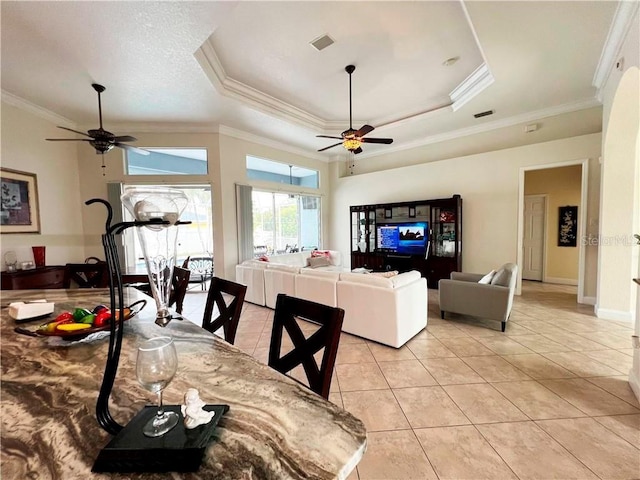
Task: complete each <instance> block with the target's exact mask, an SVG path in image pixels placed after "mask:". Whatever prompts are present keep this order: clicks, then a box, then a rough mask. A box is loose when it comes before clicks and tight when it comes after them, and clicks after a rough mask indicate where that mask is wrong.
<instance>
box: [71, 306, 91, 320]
mask: <svg viewBox="0 0 640 480" xmlns="http://www.w3.org/2000/svg"><path fill="white" fill-rule="evenodd" d="M87 315H91V311H90V310H87V309H86V308H76V309H75V310H74V311H73V319H74V320H75V321H76V322H80V321H81V320H82V319H83V318H84V317H86V316H87Z"/></svg>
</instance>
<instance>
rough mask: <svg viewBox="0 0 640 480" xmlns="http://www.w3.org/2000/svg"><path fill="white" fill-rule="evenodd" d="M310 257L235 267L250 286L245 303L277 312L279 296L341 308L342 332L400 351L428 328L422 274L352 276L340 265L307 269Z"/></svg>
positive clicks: (335, 258) (334, 257)
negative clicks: (342, 318)
mask: <svg viewBox="0 0 640 480" xmlns="http://www.w3.org/2000/svg"><path fill="white" fill-rule="evenodd" d="M309 255H310V252H300V253H294V254H285V255H275V256H272V257H270V258H269V261H268V262H262V261H257V260H249V261H247V262H243V263H242V264H241V265H238V266H237V267H236V280H237V281H238V282H239V283H244V284H245V285H247V294H246V296H245V300H246V301H248V302H252V303H256V304H258V305H266V306H267V307H269V308H275V303H276V298H277V295H278V293H285V294H287V295H291V296H295V297H298V298H304V299H306V300H311V301H314V302H318V303H322V304H325V305H331V306H333V307H336V306H337V307H340V308H342V309H344V311H345V316H344V321H343V323H342V330H343V331H345V332H348V333H352V334H354V335H358V336H360V337H363V338H367V339H370V340H374V341H376V342H379V343H383V344H385V345H389V346H392V347H396V348H399V347H401V346H402V345H404V344H405V343H406V342H407V341H408V340H409V339H411V338H412V337H413V336H414V335H416V334H417V333H419V332H420V331H421V330H422V329H424V328H425V327H426V325H427V283H426V280H425V279H424V278H422V277H421V276H420V273H419V272H417V271H411V272H405V273H401V274H400V275H396V276H394V277H390V278H384V277H381V276H378V275H375V274H362V273H352V272H349V271H348V270H345V269H343V268H342V266H341V261H340V260H341V257H340V255H339V252H331V265H330V266H326V267H318V268H310V267H305V266H304V265H306V259H307V258H308V256H309Z"/></svg>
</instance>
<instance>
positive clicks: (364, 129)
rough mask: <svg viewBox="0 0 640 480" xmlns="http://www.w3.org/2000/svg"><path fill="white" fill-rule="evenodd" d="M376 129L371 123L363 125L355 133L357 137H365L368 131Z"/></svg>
mask: <svg viewBox="0 0 640 480" xmlns="http://www.w3.org/2000/svg"><path fill="white" fill-rule="evenodd" d="M374 130H375V128H374V127H372V126H371V125H363V126H362V127H360V130H358V131H357V132H356V133H355V134H354V135H355V136H356V137H363V136H364V135H366V134H367V133H369V132H373V131H374Z"/></svg>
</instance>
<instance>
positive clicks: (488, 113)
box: [473, 110, 493, 118]
mask: <svg viewBox="0 0 640 480" xmlns="http://www.w3.org/2000/svg"><path fill="white" fill-rule="evenodd" d="M487 115H493V110H487V111H486V112H480V113H474V114H473V116H474V117H476V118H480V117H486V116H487Z"/></svg>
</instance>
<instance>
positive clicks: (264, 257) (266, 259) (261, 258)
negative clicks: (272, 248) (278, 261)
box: [258, 255, 269, 262]
mask: <svg viewBox="0 0 640 480" xmlns="http://www.w3.org/2000/svg"><path fill="white" fill-rule="evenodd" d="M258 260H260V261H261V262H268V261H269V257H267V256H266V255H262V256H261V257H258Z"/></svg>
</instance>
